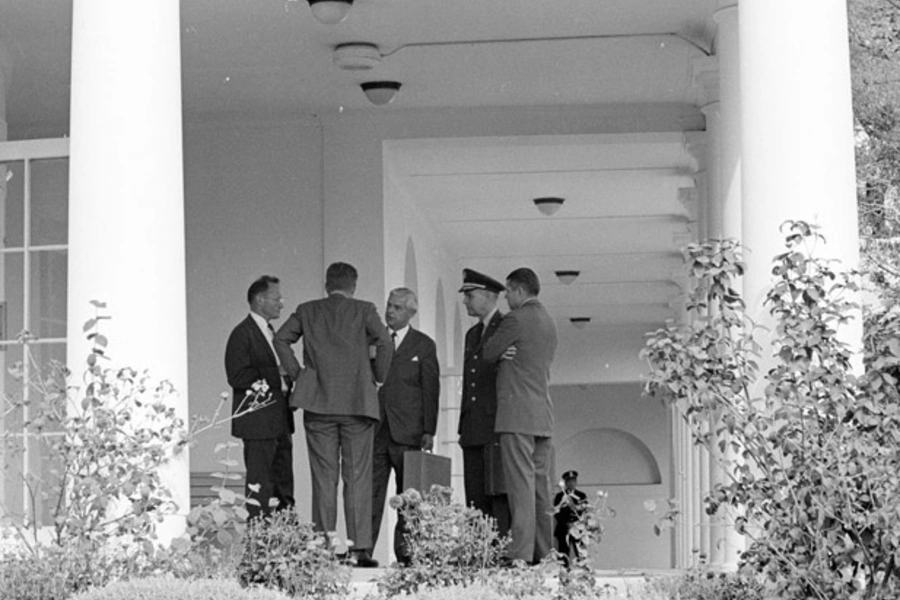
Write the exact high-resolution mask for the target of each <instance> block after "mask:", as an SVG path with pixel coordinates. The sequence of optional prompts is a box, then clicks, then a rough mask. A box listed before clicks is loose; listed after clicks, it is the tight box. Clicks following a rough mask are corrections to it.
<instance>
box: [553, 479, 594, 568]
mask: <svg viewBox="0 0 900 600" xmlns="http://www.w3.org/2000/svg"><path fill="white" fill-rule="evenodd" d="M562 484H563V489H561V490H560V491H559V492H557V493H556V496H554V498H553V510H554V513H555V517H556V527H554V528H553V537H555V538H556V549H557V550H559V553H560V555H561V556H560V559H561V561H562V564H563V565H564V566H565V567H566V568H568V567H569V564H570V560H571V559H572V558H573V557H574V558H576V559H577V558H578V557H579V556H580V553H579V550H578V544H577V543H570V542H572V541H573V540H571V539H570V537H569V530H570V529H571V528H572V524H573V523H575V522H576V521H578V519H580V518H581V515H583V514H584V511H585V507H586V505H587V494H585V493H584V492H582V491H581V490H579V489H578V471H566V472H565V473H563V474H562Z"/></svg>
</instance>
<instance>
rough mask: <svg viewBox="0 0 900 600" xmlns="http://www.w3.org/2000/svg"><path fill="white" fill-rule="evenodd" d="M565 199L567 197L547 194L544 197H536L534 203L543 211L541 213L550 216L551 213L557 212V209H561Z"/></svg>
mask: <svg viewBox="0 0 900 600" xmlns="http://www.w3.org/2000/svg"><path fill="white" fill-rule="evenodd" d="M565 201H566V200H565V198H558V197H556V196H545V197H543V198H535V199H534V205H535V206H537V209H538V210H539V211H541V213H543V214H545V215H547V216H548V217H549V216H550V215H552V214H554V213H556V211H558V210H559V207H560V206H562V205H563V202H565Z"/></svg>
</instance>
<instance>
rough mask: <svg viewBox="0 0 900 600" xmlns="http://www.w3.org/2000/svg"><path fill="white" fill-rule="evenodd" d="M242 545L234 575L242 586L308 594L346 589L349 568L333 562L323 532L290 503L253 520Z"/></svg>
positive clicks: (334, 560)
mask: <svg viewBox="0 0 900 600" xmlns="http://www.w3.org/2000/svg"><path fill="white" fill-rule="evenodd" d="M243 549H244V550H243V554H242V555H241V560H240V563H239V565H238V577H239V579H240V581H241V582H242V583H244V584H246V585H260V586H265V587H268V588H274V589H279V590H282V591H284V592H285V593H287V594H288V595H290V596H308V597H313V598H324V597H326V596H329V595H334V594H347V592H348V590H349V584H350V575H351V570H350V567H347V566H344V565H341V564H340V563H339V562H338V560H337V557H336V556H335V554H334V550H333V547H332V545H331V544H330V543H329V540H328V539H327V538H326V536H325V535H323V534H321V533H319V532H316V531H314V530H313V526H312V524H311V523H309V522H307V521H305V520H303V518H302V517H301V516H300V514H299V513H298V512H297V511H296V510H295V509H293V508H291V509H285V510H277V511H275V512H273V513H272V514H271V515H268V516H266V517H263V518H258V519H252V520H251V521H250V522H249V523H248V524H247V529H246V531H245V533H244V539H243Z"/></svg>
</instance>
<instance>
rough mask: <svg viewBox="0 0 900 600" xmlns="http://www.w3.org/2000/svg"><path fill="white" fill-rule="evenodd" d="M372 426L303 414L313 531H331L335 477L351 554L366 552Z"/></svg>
mask: <svg viewBox="0 0 900 600" xmlns="http://www.w3.org/2000/svg"><path fill="white" fill-rule="evenodd" d="M376 423H377V421H375V420H374V419H370V418H368V417H359V416H348V415H321V414H316V413H311V412H309V411H304V413H303V428H304V429H305V430H306V447H307V450H308V452H309V471H310V475H311V478H312V519H313V525H315V527H316V529H317V530H318V531H323V532H330V531H335V529H336V527H337V488H338V472H340V475H341V481H342V482H343V484H344V519H345V521H346V522H347V538H348V541H352V542H353V546H352V548H353V550H355V551H360V550H371V548H372V442H373V435H374V431H375V425H376Z"/></svg>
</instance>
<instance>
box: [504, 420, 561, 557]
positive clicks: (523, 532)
mask: <svg viewBox="0 0 900 600" xmlns="http://www.w3.org/2000/svg"><path fill="white" fill-rule="evenodd" d="M500 451H501V453H502V454H501V456H502V462H503V477H504V479H505V481H506V493H507V496H508V497H509V509H510V512H511V513H512V527H511V529H510V533H511V535H512V541H511V542H510V545H509V548H508V549H507V556H509V558H511V559H519V560H524V561H525V562H538V561H540V560H542V559H543V558H544V557H545V556H547V554H549V553H550V550H551V549H552V548H553V541H552V540H553V535H552V532H553V515H552V512H553V506H552V504H551V502H550V458H551V456H552V453H553V444H552V443H551V440H550V438H549V437H544V436H535V435H526V434H522V433H501V434H500Z"/></svg>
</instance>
